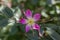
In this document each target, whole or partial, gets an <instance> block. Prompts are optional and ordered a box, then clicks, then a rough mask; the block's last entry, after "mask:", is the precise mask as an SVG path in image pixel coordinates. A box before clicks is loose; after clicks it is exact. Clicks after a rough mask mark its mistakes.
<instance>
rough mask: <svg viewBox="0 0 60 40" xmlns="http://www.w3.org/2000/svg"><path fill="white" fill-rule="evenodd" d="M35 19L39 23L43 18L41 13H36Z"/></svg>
mask: <svg viewBox="0 0 60 40" xmlns="http://www.w3.org/2000/svg"><path fill="white" fill-rule="evenodd" d="M33 18H34V19H35V21H38V20H39V19H40V18H41V15H40V14H39V13H36V14H35V15H34V16H33Z"/></svg>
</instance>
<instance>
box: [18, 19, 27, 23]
mask: <svg viewBox="0 0 60 40" xmlns="http://www.w3.org/2000/svg"><path fill="white" fill-rule="evenodd" d="M19 22H20V23H22V24H26V23H27V20H26V19H25V18H22V19H20V20H19Z"/></svg>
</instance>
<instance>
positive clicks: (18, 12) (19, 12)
mask: <svg viewBox="0 0 60 40" xmlns="http://www.w3.org/2000/svg"><path fill="white" fill-rule="evenodd" d="M21 14H22V13H21V10H20V9H19V8H18V10H17V12H16V13H14V18H15V19H16V21H17V22H18V21H19V19H20V17H21Z"/></svg>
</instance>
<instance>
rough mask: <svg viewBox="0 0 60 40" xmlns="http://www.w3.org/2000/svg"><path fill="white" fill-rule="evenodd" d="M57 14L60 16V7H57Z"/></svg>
mask: <svg viewBox="0 0 60 40" xmlns="http://www.w3.org/2000/svg"><path fill="white" fill-rule="evenodd" d="M56 12H57V14H60V8H59V6H56Z"/></svg>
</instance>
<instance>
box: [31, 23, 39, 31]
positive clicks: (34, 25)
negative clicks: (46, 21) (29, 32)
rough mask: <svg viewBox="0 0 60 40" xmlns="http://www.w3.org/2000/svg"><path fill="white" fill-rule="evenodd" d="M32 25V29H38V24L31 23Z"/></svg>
mask: <svg viewBox="0 0 60 40" xmlns="http://www.w3.org/2000/svg"><path fill="white" fill-rule="evenodd" d="M32 27H33V29H35V30H40V26H39V25H38V24H36V23H35V24H33V25H32Z"/></svg>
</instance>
